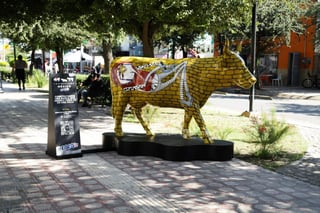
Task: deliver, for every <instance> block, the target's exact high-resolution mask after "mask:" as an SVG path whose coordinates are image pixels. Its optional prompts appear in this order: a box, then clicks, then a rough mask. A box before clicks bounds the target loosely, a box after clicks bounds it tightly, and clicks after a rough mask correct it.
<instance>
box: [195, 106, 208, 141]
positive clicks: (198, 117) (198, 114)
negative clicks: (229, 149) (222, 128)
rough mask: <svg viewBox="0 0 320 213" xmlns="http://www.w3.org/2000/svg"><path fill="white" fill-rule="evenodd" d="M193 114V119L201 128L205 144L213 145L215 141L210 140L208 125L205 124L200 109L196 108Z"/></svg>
mask: <svg viewBox="0 0 320 213" xmlns="http://www.w3.org/2000/svg"><path fill="white" fill-rule="evenodd" d="M193 112H194V113H193V117H194V119H195V120H196V122H197V124H198V126H199V128H200V131H201V135H202V139H203V143H205V144H211V143H212V142H213V141H212V139H211V138H210V135H209V131H208V130H207V127H206V124H205V122H204V120H203V117H202V115H201V112H200V108H198V107H194V108H193Z"/></svg>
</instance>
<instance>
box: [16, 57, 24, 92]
mask: <svg viewBox="0 0 320 213" xmlns="http://www.w3.org/2000/svg"><path fill="white" fill-rule="evenodd" d="M25 68H27V63H26V62H25V61H24V60H22V55H19V56H18V60H17V61H16V62H15V64H14V71H15V74H16V78H17V80H18V86H19V90H21V82H22V88H23V90H25V89H26V87H25V83H26V72H25V70H24V69H25Z"/></svg>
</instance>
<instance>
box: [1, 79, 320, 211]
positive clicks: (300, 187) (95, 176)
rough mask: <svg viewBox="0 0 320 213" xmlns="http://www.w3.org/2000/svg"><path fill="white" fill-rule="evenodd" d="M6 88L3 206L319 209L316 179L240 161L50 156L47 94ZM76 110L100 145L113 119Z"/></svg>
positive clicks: (88, 139) (86, 135)
mask: <svg viewBox="0 0 320 213" xmlns="http://www.w3.org/2000/svg"><path fill="white" fill-rule="evenodd" d="M3 87H4V91H5V93H2V94H0V179H1V182H0V212H46V213H50V212H119V213H120V212H121V213H122V212H147V213H150V212H194V213H196V212H199V213H200V212H201V213H203V212H210V213H211V212H228V213H229V212H314V213H315V212H319V209H320V202H319V200H320V186H319V185H315V184H313V183H312V182H310V183H309V182H306V181H307V180H305V181H301V180H298V179H297V178H293V177H290V176H287V174H286V173H285V172H284V174H285V175H283V174H280V173H276V172H271V171H268V170H265V169H262V168H261V167H258V166H255V165H252V164H249V163H246V162H244V161H241V160H238V159H233V160H232V161H227V162H210V161H192V162H170V161H164V160H161V159H158V158H154V157H142V156H139V157H128V156H121V155H118V154H117V153H116V152H100V153H91V154H84V156H83V157H81V158H72V159H63V160H55V159H52V158H50V157H48V156H47V155H46V154H45V150H46V145H47V121H48V118H47V117H48V115H47V110H48V109H47V108H48V107H47V106H48V95H47V94H46V93H39V92H35V91H31V90H28V89H27V90H26V91H21V92H19V91H18V90H17V89H16V87H15V85H12V84H7V83H4V85H3ZM79 110H80V127H81V130H80V134H81V143H82V149H91V148H94V147H97V146H99V145H100V144H101V141H102V133H104V132H107V131H112V129H113V120H112V118H111V117H110V116H108V115H106V113H105V110H104V109H102V108H92V109H89V108H80V109H79ZM125 128H127V129H130V131H133V132H134V131H142V129H140V127H139V128H138V127H136V126H134V125H130V124H126V127H125ZM310 157H311V158H313V157H314V156H310ZM315 158H317V159H318V160H319V156H318V157H315ZM307 166H308V165H307ZM311 167H312V166H310V168H311ZM318 172H319V170H318ZM311 183H312V184H311Z"/></svg>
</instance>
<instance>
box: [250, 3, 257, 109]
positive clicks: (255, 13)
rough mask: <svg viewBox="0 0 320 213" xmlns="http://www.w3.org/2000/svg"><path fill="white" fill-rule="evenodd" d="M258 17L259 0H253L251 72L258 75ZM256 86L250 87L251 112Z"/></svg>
mask: <svg viewBox="0 0 320 213" xmlns="http://www.w3.org/2000/svg"><path fill="white" fill-rule="evenodd" d="M256 19H257V1H256V0H253V6H252V38H251V73H252V74H253V75H254V76H255V75H256V48H257V46H256V43H257V38H256V33H257V32H256ZM254 87H255V85H253V86H252V87H251V88H250V95H249V112H252V110H253V100H254V92H255V91H254Z"/></svg>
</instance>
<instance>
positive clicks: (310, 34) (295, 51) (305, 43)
mask: <svg viewBox="0 0 320 213" xmlns="http://www.w3.org/2000/svg"><path fill="white" fill-rule="evenodd" d="M314 36H315V26H314V25H313V26H311V27H309V28H307V30H306V32H305V34H304V35H298V34H296V33H291V41H290V45H289V46H286V45H283V46H282V47H280V48H279V49H278V50H276V51H275V54H276V55H277V59H278V60H277V71H278V73H281V75H282V76H283V79H282V81H283V85H288V86H301V81H302V80H303V79H304V78H306V77H307V73H308V72H310V73H313V74H317V73H318V72H319V55H316V54H315V52H314V49H315V48H314Z"/></svg>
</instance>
